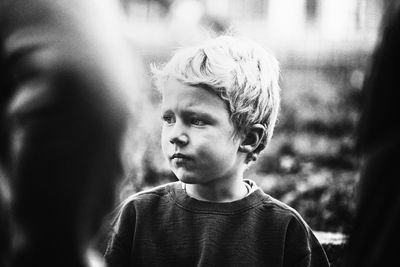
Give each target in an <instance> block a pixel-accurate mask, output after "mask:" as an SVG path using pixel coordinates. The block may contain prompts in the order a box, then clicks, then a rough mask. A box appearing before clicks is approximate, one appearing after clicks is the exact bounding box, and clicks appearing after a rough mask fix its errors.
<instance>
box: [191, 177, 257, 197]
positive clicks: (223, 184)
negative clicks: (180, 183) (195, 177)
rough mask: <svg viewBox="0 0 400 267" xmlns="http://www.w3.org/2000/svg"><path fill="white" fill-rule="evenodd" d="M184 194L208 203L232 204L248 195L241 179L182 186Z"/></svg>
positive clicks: (246, 187)
mask: <svg viewBox="0 0 400 267" xmlns="http://www.w3.org/2000/svg"><path fill="white" fill-rule="evenodd" d="M184 188H185V191H186V193H187V194H188V195H189V196H190V197H193V198H195V199H198V200H202V201H209V202H232V201H236V200H240V199H242V198H244V197H245V196H247V194H248V193H249V189H248V186H246V184H245V182H244V181H243V178H240V179H235V180H228V181H226V180H216V181H213V182H211V183H206V184H184Z"/></svg>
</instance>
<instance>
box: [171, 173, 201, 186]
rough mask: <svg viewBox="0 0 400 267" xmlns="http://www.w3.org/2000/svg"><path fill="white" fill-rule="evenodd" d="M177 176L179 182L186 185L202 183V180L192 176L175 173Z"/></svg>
mask: <svg viewBox="0 0 400 267" xmlns="http://www.w3.org/2000/svg"><path fill="white" fill-rule="evenodd" d="M175 176H176V177H177V178H178V180H179V181H181V182H182V183H185V184H198V183H200V179H199V178H198V177H194V176H192V175H186V174H180V173H175Z"/></svg>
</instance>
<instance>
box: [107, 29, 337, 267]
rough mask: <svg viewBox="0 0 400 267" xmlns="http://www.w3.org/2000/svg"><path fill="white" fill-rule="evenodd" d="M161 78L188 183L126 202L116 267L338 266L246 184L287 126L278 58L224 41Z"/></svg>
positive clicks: (296, 220)
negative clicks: (280, 119)
mask: <svg viewBox="0 0 400 267" xmlns="http://www.w3.org/2000/svg"><path fill="white" fill-rule="evenodd" d="M154 74H155V77H156V84H157V87H158V89H160V91H161V93H162V120H163V127H162V149H163V153H164V155H165V157H166V158H167V160H168V162H169V166H170V168H171V170H172V171H173V173H174V174H175V175H176V177H177V178H178V179H179V181H178V182H174V183H170V184H167V185H164V186H160V187H157V188H155V189H152V190H150V191H145V192H141V193H138V194H136V195H133V196H132V197H130V198H128V199H127V200H126V201H125V203H124V205H123V207H122V209H121V211H120V213H119V216H118V218H117V220H116V222H115V229H114V230H115V231H114V232H113V234H112V237H111V239H110V242H109V246H108V248H107V251H106V260H107V262H108V263H109V266H111V267H112V266H272V267H273V266H296V267H298V266H318V267H320V266H329V263H328V260H327V258H326V255H325V252H324V251H323V249H322V247H321V245H320V244H319V242H318V241H317V239H316V238H315V236H314V235H313V233H312V231H311V229H310V228H309V227H308V226H307V224H306V223H305V222H304V221H303V219H302V218H301V217H300V215H299V214H298V213H297V212H296V211H294V210H293V209H292V208H290V207H288V206H286V205H285V204H283V203H281V202H279V201H278V200H275V199H273V198H272V197H270V196H268V195H267V194H265V193H263V192H262V190H261V189H260V188H258V187H257V185H256V184H255V183H254V182H253V181H251V180H248V179H243V173H244V171H245V169H246V167H247V165H248V164H249V163H250V162H251V161H254V160H256V158H257V155H258V154H259V153H260V152H261V151H262V150H263V149H264V148H265V147H266V145H267V144H268V142H269V141H270V139H271V136H272V133H273V129H274V125H275V121H276V118H277V113H278V109H279V102H280V97H279V86H278V80H279V67H278V63H277V61H276V60H275V59H274V57H272V56H271V55H269V54H268V53H267V52H266V51H265V50H264V49H263V48H262V47H260V46H259V45H257V44H255V43H254V42H252V41H250V40H247V39H239V38H233V37H228V36H221V37H218V38H216V39H213V40H211V41H209V42H206V43H205V44H204V45H201V46H198V47H193V48H187V49H183V50H181V51H179V52H178V53H177V54H176V55H175V56H174V57H173V58H172V59H171V60H170V62H169V63H167V64H166V66H165V67H164V68H163V69H161V70H157V69H154Z"/></svg>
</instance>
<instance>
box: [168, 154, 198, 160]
mask: <svg viewBox="0 0 400 267" xmlns="http://www.w3.org/2000/svg"><path fill="white" fill-rule="evenodd" d="M170 159H171V160H173V159H182V160H192V159H193V158H192V157H190V156H187V155H185V154H182V153H174V154H172V156H171V157H170Z"/></svg>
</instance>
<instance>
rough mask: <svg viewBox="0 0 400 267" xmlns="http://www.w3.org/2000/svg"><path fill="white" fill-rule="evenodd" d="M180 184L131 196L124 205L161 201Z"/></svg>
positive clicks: (161, 186)
mask: <svg viewBox="0 0 400 267" xmlns="http://www.w3.org/2000/svg"><path fill="white" fill-rule="evenodd" d="M178 183H179V182H171V183H167V184H162V185H159V186H156V187H153V188H149V189H145V190H142V191H140V192H137V193H135V194H132V195H130V196H129V197H127V198H126V199H125V200H124V201H123V203H122V205H123V206H127V205H132V204H139V203H142V204H143V203H145V202H151V201H153V200H159V199H162V198H164V197H166V196H167V195H168V194H169V192H170V191H171V189H172V188H173V187H175V186H178Z"/></svg>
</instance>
